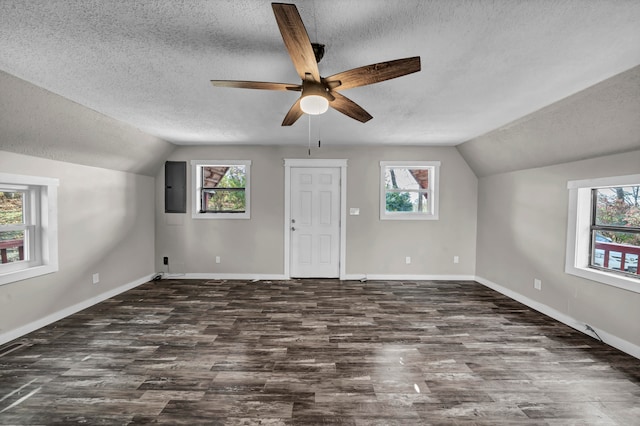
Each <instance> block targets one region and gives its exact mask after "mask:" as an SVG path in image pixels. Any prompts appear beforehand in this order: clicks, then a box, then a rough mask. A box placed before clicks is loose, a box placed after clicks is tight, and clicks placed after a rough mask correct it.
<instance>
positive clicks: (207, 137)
mask: <svg viewBox="0 0 640 426" xmlns="http://www.w3.org/2000/svg"><path fill="white" fill-rule="evenodd" d="M295 3H296V4H297V6H298V10H299V12H300V15H301V17H302V20H303V21H304V23H305V25H306V28H307V32H308V34H309V38H310V39H311V41H312V42H319V43H323V44H325V46H326V53H325V55H324V58H323V60H322V61H321V62H320V64H319V67H320V74H321V75H323V76H328V75H331V74H334V73H337V72H340V71H344V70H347V69H351V68H354V67H359V66H362V65H367V64H371V63H376V62H380V61H387V60H392V59H396V58H403V57H409V56H420V57H421V60H422V70H421V71H420V72H419V73H415V74H411V75H408V76H405V77H401V78H398V79H394V80H389V81H386V82H382V83H378V84H375V85H370V86H365V87H360V88H354V89H350V90H348V91H344V92H343V94H345V95H347V96H348V97H350V98H351V99H352V100H354V101H355V102H357V103H358V104H359V105H361V106H362V107H364V108H365V109H366V110H367V111H368V112H369V113H370V114H371V115H373V117H374V118H373V120H371V121H369V122H368V123H366V124H362V123H359V122H357V121H354V120H352V119H350V118H348V117H346V116H344V115H342V114H340V113H338V112H337V111H334V110H329V112H327V113H326V114H324V115H322V116H318V117H313V118H312V119H311V120H308V119H307V117H303V118H302V119H300V120H299V121H298V122H297V123H296V124H295V125H294V126H292V127H281V126H280V124H281V122H282V119H283V117H284V116H285V114H286V112H287V111H288V109H289V108H290V106H291V105H292V104H293V102H294V101H295V100H296V98H297V96H299V94H298V93H297V92H271V91H263V90H246V89H229V88H217V87H213V86H212V85H211V84H210V82H209V81H210V80H211V79H236V80H257V81H273V82H286V83H299V77H298V76H297V74H296V71H295V69H294V67H293V65H292V62H291V59H290V58H289V56H288V54H287V51H286V49H285V47H284V45H283V42H282V38H281V35H280V32H279V30H278V27H277V24H276V21H275V19H274V15H273V12H272V9H271V5H270V2H268V1H264V0H235V1H222V0H190V1H171V0H136V1H133V0H131V1H113V0H38V1H23V0H4V1H2V2H0V39H1V40H2V54H1V55H0V70H3V71H5V72H7V73H9V74H12V75H14V76H16V77H18V78H20V79H23V80H26V81H28V82H31V83H33V84H35V85H37V86H39V87H42V88H44V89H46V90H49V91H51V92H53V93H55V94H58V95H61V96H63V97H65V98H67V99H70V100H72V101H74V102H77V103H79V104H80V105H83V106H86V107H88V108H90V109H93V110H95V111H98V112H99V113H102V114H104V115H106V116H108V117H111V118H114V119H116V120H119V121H122V122H125V123H128V124H130V125H131V126H134V127H136V128H138V129H140V130H142V131H143V132H145V133H148V134H150V135H153V136H156V137H158V138H161V139H164V140H167V141H170V142H173V143H176V144H293V143H296V144H298V143H301V142H303V143H304V142H306V141H307V138H308V137H309V133H310V129H309V126H311V133H312V134H313V137H314V139H315V137H316V136H317V135H318V134H320V135H321V137H322V140H323V143H325V144H343V143H348V144H350V145H368V144H386V145H390V144H398V145H407V144H409V145H410V144H419V145H430V146H433V145H457V144H460V143H463V142H465V141H468V140H471V139H474V138H477V137H480V136H481V135H484V134H486V133H488V132H491V131H493V130H495V129H498V128H501V127H502V126H505V125H507V124H508V123H511V122H514V120H518V119H520V118H521V117H524V116H527V115H528V114H531V113H532V112H534V111H537V110H540V109H541V108H544V107H546V106H548V105H550V104H553V103H555V102H557V101H559V100H561V99H563V98H566V97H568V96H570V95H573V94H575V93H577V92H579V91H581V90H584V89H585V88H588V87H590V86H593V85H596V84H597V83H599V82H602V81H604V80H606V79H608V78H610V77H612V76H614V75H617V74H619V73H621V72H623V71H626V70H628V69H630V68H633V67H635V66H638V65H640V26H639V25H638V22H640V2H639V1H637V0H537V1H529V0H502V1H501V0H431V1H425V0H413V1H412V0H398V1H388V0H386V1H383V0H379V1H375V0H348V1H347V0H313V1H309V0H305V1H302V0H299V1H295Z"/></svg>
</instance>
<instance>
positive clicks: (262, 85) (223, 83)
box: [211, 80, 302, 92]
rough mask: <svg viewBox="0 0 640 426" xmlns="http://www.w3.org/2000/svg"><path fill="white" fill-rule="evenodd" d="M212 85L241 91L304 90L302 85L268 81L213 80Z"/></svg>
mask: <svg viewBox="0 0 640 426" xmlns="http://www.w3.org/2000/svg"><path fill="white" fill-rule="evenodd" d="M211 84H213V85H214V86H216V87H236V88H240V89H263V90H292V91H296V92H299V91H301V90H302V86H301V85H300V84H288V83H268V82H266V81H238V80H211Z"/></svg>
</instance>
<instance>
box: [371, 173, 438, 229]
mask: <svg viewBox="0 0 640 426" xmlns="http://www.w3.org/2000/svg"><path fill="white" fill-rule="evenodd" d="M389 167H396V168H405V169H422V170H425V169H426V170H429V171H430V173H429V187H428V188H427V189H425V190H421V191H422V192H427V193H428V194H429V197H427V200H428V203H429V208H428V212H388V211H387V209H386V207H387V203H386V194H387V188H386V182H385V176H386V170H387V168H389ZM379 185H380V220H438V219H439V198H440V197H439V193H440V189H439V185H440V161H380V183H379ZM419 192H420V190H419Z"/></svg>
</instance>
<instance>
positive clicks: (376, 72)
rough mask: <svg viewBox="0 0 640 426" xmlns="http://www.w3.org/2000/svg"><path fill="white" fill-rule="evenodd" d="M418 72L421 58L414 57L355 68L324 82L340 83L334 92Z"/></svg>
mask: <svg viewBox="0 0 640 426" xmlns="http://www.w3.org/2000/svg"><path fill="white" fill-rule="evenodd" d="M418 71H420V57H419V56H414V57H412V58H404V59H396V60H395V61H388V62H379V63H377V64H371V65H365V66H364V67H359V68H354V69H352V70H349V71H344V72H341V73H338V74H334V75H332V76H331V77H327V78H325V79H324V81H325V82H326V84H328V85H335V84H336V83H338V82H339V83H340V85H339V86H337V87H335V88H333V90H345V89H351V88H353V87H359V86H366V85H368V84H374V83H379V82H381V81H385V80H391V79H392V78H397V77H402V76H403V75H407V74H411V73H414V72H418ZM330 87H332V86H330Z"/></svg>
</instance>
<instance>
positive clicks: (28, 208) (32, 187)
mask: <svg viewBox="0 0 640 426" xmlns="http://www.w3.org/2000/svg"><path fill="white" fill-rule="evenodd" d="M58 185H59V180H58V179H54V178H45V177H37V176H24V175H15V174H9V173H0V191H4V190H8V191H19V192H23V193H24V194H25V197H24V199H23V200H24V201H23V217H24V221H23V222H24V223H23V224H13V225H0V230H1V231H13V230H23V231H24V232H25V247H24V258H25V259H24V260H22V261H18V262H12V263H7V264H0V285H3V284H9V283H13V282H16V281H21V280H25V279H28V278H34V277H37V276H40V275H44V274H49V273H52V272H56V271H58V216H57V215H58V213H57V212H58V201H57V197H58V192H57V191H58Z"/></svg>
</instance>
